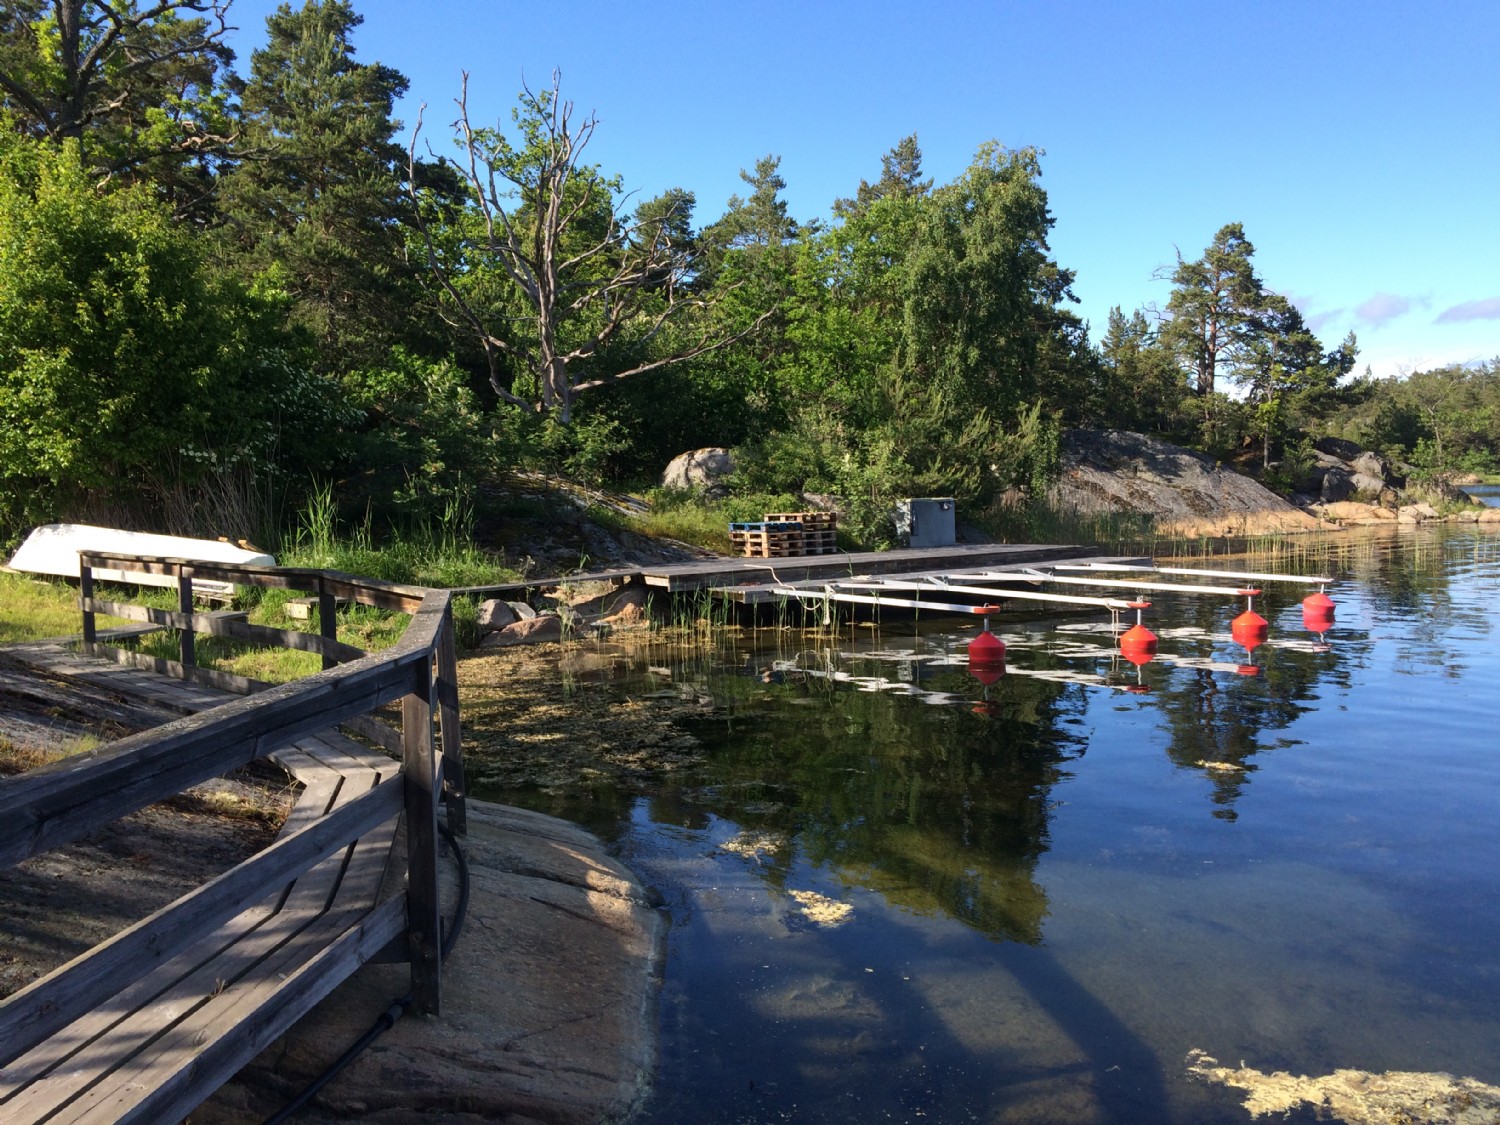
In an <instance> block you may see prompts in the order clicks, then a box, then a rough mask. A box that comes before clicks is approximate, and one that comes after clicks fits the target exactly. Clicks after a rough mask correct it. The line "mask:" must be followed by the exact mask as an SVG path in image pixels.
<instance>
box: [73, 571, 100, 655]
mask: <svg viewBox="0 0 1500 1125" xmlns="http://www.w3.org/2000/svg"><path fill="white" fill-rule="evenodd" d="M78 600H79V602H80V603H82V605H83V643H84V644H85V645H92V644H94V643H95V641H97V640H98V634H97V632H96V631H95V628H94V611H93V610H92V609H90V608H89V605H90V604H91V603H92V602H93V600H94V568H93V567H92V566H90V565H89V562H88V556H87V555H84V554H80V555H79V556H78Z"/></svg>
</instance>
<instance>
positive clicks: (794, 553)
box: [729, 512, 839, 559]
mask: <svg viewBox="0 0 1500 1125" xmlns="http://www.w3.org/2000/svg"><path fill="white" fill-rule="evenodd" d="M837 520H838V517H837V516H835V515H834V514H833V513H832V512H768V513H767V514H766V518H765V519H764V520H759V521H756V522H753V523H732V524H730V525H729V541H730V543H731V544H732V545H733V546H734V553H735V554H736V555H739V556H740V557H741V558H752V559H785V558H798V557H800V556H803V555H831V554H833V553H834V552H836V551H837V550H838V549H839V548H838V541H837V540H838V531H837V527H836V524H837Z"/></svg>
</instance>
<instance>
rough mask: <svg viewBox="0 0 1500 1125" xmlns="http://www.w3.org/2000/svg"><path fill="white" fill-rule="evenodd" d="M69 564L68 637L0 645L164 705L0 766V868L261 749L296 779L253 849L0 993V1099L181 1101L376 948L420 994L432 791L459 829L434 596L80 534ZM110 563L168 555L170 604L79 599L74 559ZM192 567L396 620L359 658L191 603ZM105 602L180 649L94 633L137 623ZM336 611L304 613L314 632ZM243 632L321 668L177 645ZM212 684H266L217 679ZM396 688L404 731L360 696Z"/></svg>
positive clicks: (10, 1113) (107, 1112) (157, 564)
mask: <svg viewBox="0 0 1500 1125" xmlns="http://www.w3.org/2000/svg"><path fill="white" fill-rule="evenodd" d="M81 561H82V570H81V582H80V585H81V589H82V596H81V597H80V599H79V602H80V606H81V608H82V609H83V611H84V619H83V636H84V638H85V641H84V642H83V649H84V654H82V655H80V654H79V653H76V652H73V651H71V650H69V649H67V648H65V647H63V646H61V645H56V644H47V643H42V644H38V645H33V646H18V647H19V648H24V649H25V651H13V655H14V656H15V657H16V658H17V659H22V660H26V661H28V662H31V663H34V664H38V665H40V666H42V667H44V668H45V669H46V670H47V671H48V672H50V673H51V674H53V675H57V676H64V677H69V678H73V679H76V680H81V681H83V682H86V683H89V684H91V685H93V686H95V687H98V688H102V689H106V690H108V691H110V692H112V693H115V694H118V695H120V696H125V697H128V698H135V699H138V700H140V701H141V705H142V706H143V707H144V706H148V705H149V706H150V707H151V708H153V709H156V710H157V711H159V712H168V713H177V714H180V715H181V716H182V717H181V718H178V719H176V720H174V721H170V722H167V723H166V724H165V725H163V726H160V727H158V728H156V729H152V730H146V731H143V732H141V733H139V734H135V735H129V736H126V737H125V738H122V739H119V740H118V741H115V742H112V743H109V744H107V745H105V746H104V747H102V748H100V749H98V750H95V751H92V752H90V753H88V754H86V755H82V756H79V757H74V758H68V759H64V760H61V761H58V762H54V763H52V764H50V765H48V766H43V767H40V768H38V769H36V770H32V771H29V772H27V773H24V774H21V775H19V776H17V777H14V778H10V779H7V780H6V782H5V784H4V785H3V786H0V867H3V866H8V865H10V864H14V863H18V862H21V861H23V860H26V859H28V858H30V857H32V856H35V855H38V854H41V853H43V852H46V851H48V850H50V849H52V848H55V847H60V846H62V845H64V844H66V843H69V842H71V841H73V840H75V839H79V838H81V837H83V836H85V835H86V834H88V833H89V832H90V831H92V830H93V829H94V828H96V827H98V826H100V825H102V824H105V823H108V822H109V821H112V820H115V819H117V818H119V817H121V816H124V815H127V814H129V813H131V812H134V811H136V810H137V809H140V808H143V807H145V806H146V805H149V804H152V803H154V802H155V801H158V800H161V799H164V798H166V797H169V796H172V795H174V794H176V793H178V792H181V791H182V790H184V789H186V788H188V787H190V786H192V785H196V784H198V783H200V782H202V781H206V780H208V779H210V778H213V777H217V776H219V775H221V774H223V773H225V772H226V771H228V770H229V769H231V768H234V767H238V766H243V765H246V764H248V763H249V762H251V761H254V760H256V759H259V758H270V759H272V760H274V761H276V762H278V763H279V764H281V765H282V766H283V767H284V768H285V769H287V770H288V772H290V773H291V774H292V775H293V776H294V777H295V778H296V779H297V780H298V781H299V782H301V784H302V786H303V788H302V792H301V795H300V797H299V800H298V802H297V805H296V807H295V808H294V810H293V811H292V813H291V815H290V817H289V818H288V820H287V822H286V823H285V825H284V826H283V829H282V832H281V835H280V836H279V837H278V839H277V841H276V842H275V843H274V844H273V845H271V846H270V847H269V848H267V849H265V850H264V851H262V852H259V853H257V854H256V855H255V856H253V857H251V858H250V859H248V860H246V861H245V862H243V863H241V864H239V865H238V866H236V867H234V868H233V869H231V870H230V871H228V872H225V873H224V874H222V875H220V876H218V877H217V878H215V879H213V880H211V881H210V882H208V883H206V884H204V885H203V886H201V887H199V888H198V889H197V890H195V891H192V892H190V893H189V894H187V895H185V896H183V897H182V898H179V899H178V900H176V901H175V902H173V903H172V904H170V905H168V906H166V907H163V908H162V909H160V910H158V911H156V912H155V913H154V914H152V915H151V916H150V917H148V918H146V919H143V920H142V921H140V922H138V923H136V924H135V925H133V926H131V927H129V928H128V929H126V930H124V931H122V932H121V933H119V934H117V935H116V936H115V937H113V938H111V939H109V940H108V941H106V942H104V943H103V944H101V945H98V946H95V947H94V948H93V949H92V950H90V951H88V952H87V953H85V954H83V955H82V956H80V957H77V958H75V959H74V960H72V961H70V962H69V963H68V964H66V965H64V966H62V967H61V968H59V969H57V970H55V971H54V972H52V973H50V974H48V975H47V976H44V977H42V978H41V979H39V980H37V981H34V982H32V983H31V984H30V985H28V986H27V987H25V988H23V989H21V990H20V991H19V992H16V993H15V994H13V995H11V996H9V997H7V998H6V999H5V1000H3V1001H0V1119H3V1120H4V1121H6V1122H16V1123H17V1125H21V1123H25V1122H32V1123H37V1125H40V1123H41V1122H43V1121H47V1122H53V1123H57V1122H61V1121H75V1122H80V1123H82V1122H99V1123H101V1125H102V1123H104V1122H116V1121H140V1122H153V1121H172V1120H180V1119H181V1118H183V1117H184V1116H185V1115H187V1114H188V1113H190V1112H191V1111H192V1110H193V1109H194V1107H196V1106H197V1105H198V1104H199V1103H200V1102H201V1101H202V1100H203V1099H204V1098H205V1097H207V1096H208V1095H209V1094H211V1093H212V1092H213V1091H214V1090H215V1089H217V1088H218V1086H219V1085H221V1084H222V1083H223V1082H224V1081H225V1080H227V1079H228V1078H229V1077H230V1076H232V1075H233V1074H234V1073H235V1072H236V1071H237V1070H238V1069H239V1068H240V1067H241V1066H242V1065H243V1064H244V1063H245V1062H247V1061H248V1060H249V1059H251V1058H253V1057H255V1056H256V1055H257V1054H259V1053H260V1052H261V1051H262V1050H263V1049H264V1048H265V1047H266V1046H267V1045H268V1044H269V1043H270V1042H271V1041H272V1040H273V1039H275V1037H276V1036H278V1035H279V1034H281V1033H282V1032H283V1031H285V1030H286V1029H287V1028H288V1027H290V1026H291V1025H292V1024H293V1023H294V1022H295V1021H296V1020H297V1019H299V1018H300V1017H301V1016H302V1015H303V1014H304V1013H305V1012H307V1011H308V1010H309V1009H311V1008H312V1007H313V1005H315V1004H316V1003H317V1002H318V1001H319V1000H321V999H322V998H323V997H324V996H326V995H327V994H328V993H329V992H331V991H332V990H333V989H334V988H335V987H336V986H337V985H338V984H339V983H340V982H341V981H342V980H344V979H345V978H347V977H348V976H350V975H352V974H353V973H354V972H355V971H356V970H357V969H358V968H359V967H360V966H361V965H363V964H365V963H367V962H369V961H371V960H373V959H376V958H377V957H382V956H389V957H393V958H395V959H397V960H401V961H406V962H408V963H409V967H410V973H409V975H410V985H411V997H412V1004H413V1006H414V1008H415V1009H416V1010H417V1011H420V1012H424V1013H426V1014H429V1015H436V1014H438V1013H439V1010H440V997H441V968H442V957H443V950H442V949H441V939H440V935H441V933H442V919H441V916H440V911H439V903H438V852H437V833H438V813H439V809H440V808H446V811H447V814H448V815H447V822H448V827H449V828H450V830H451V831H453V832H454V833H455V834H460V835H461V834H462V832H463V826H464V812H463V771H462V758H461V753H460V743H459V728H458V707H457V683H456V663H455V656H454V650H453V623H452V614H451V609H450V604H449V603H450V595H449V594H448V593H447V592H445V591H439V590H424V589H420V588H416V587H402V586H396V585H393V584H390V583H379V582H373V581H368V580H364V579H357V578H351V577H350V576H347V575H339V574H334V573H332V572H316V571H297V570H292V569H287V568H280V569H278V568H270V567H253V566H245V567H233V566H227V565H224V564H199V563H194V562H192V561H190V560H181V559H142V558H139V557H131V558H126V557H125V556H103V555H99V554H94V553H85V554H83V555H82V560H81ZM119 562H127V563H130V564H134V565H135V568H136V569H141V568H144V567H149V568H152V569H153V571H154V572H155V573H158V574H167V575H170V576H171V577H172V578H173V579H174V581H176V582H177V583H178V585H179V589H180V592H181V604H182V609H181V610H180V611H177V612H168V611H161V610H154V609H152V610H146V609H145V608H144V607H135V606H131V605H128V604H120V603H113V602H102V601H100V600H98V599H96V598H94V597H93V594H92V581H91V578H92V572H93V570H94V569H95V568H100V567H107V566H110V565H113V564H116V563H119ZM195 578H207V579H210V580H227V581H232V582H240V583H247V584H256V585H261V586H287V587H291V588H294V589H310V590H311V591H312V592H313V593H314V594H315V595H317V597H318V598H319V601H320V604H324V605H328V606H330V607H331V605H332V604H333V600H334V598H335V597H337V596H348V597H352V598H353V599H354V600H356V601H359V602H361V603H363V604H375V605H385V606H391V607H394V608H400V609H403V610H404V611H405V612H407V613H410V614H411V623H410V624H409V626H408V628H407V630H406V632H405V634H404V635H403V636H402V638H401V640H400V641H398V642H397V643H396V645H395V646H393V647H392V648H391V649H389V650H387V651H386V652H384V653H379V654H374V655H369V656H367V655H365V654H363V653H359V652H358V651H357V650H354V649H351V648H350V647H349V646H347V645H342V644H339V643H338V642H337V641H335V640H333V639H332V638H331V637H325V636H322V635H321V634H297V635H296V637H292V636H290V635H284V633H283V631H281V630H271V629H263V628H256V627H247V626H246V625H245V623H244V621H243V615H242V614H234V613H228V614H220V613H209V614H205V613H197V612H194V611H193V609H192V606H193V597H192V593H193V591H192V586H193V581H194V579H195ZM121 609H125V610H127V611H129V610H136V609H139V610H142V614H141V615H142V616H145V617H146V618H147V619H148V620H150V621H151V623H152V624H153V625H154V626H168V627H172V628H175V629H177V630H178V631H179V634H180V637H179V639H180V641H181V650H182V657H183V659H182V661H181V662H177V661H163V660H160V659H156V658H148V657H145V656H144V655H143V654H141V653H138V652H134V651H131V650H128V649H124V648H118V647H116V646H114V645H111V644H108V643H106V642H107V641H110V640H123V639H125V638H124V636H123V634H127V633H129V632H132V631H138V630H130V629H126V630H115V631H113V632H112V633H106V632H105V631H103V630H95V628H94V614H95V613H97V612H110V613H114V614H116V615H117V616H130V614H129V613H126V614H120V613H119V612H118V611H119V610H121ZM331 619H332V614H331V613H327V614H325V615H324V618H323V622H322V624H324V625H325V626H326V627H327V628H328V629H329V631H330V632H331V625H332V620H331ZM247 629H249V630H251V633H250V635H251V636H253V637H254V638H256V639H258V640H259V641H261V642H262V643H266V642H275V643H281V644H283V645H288V646H290V647H299V648H311V649H312V650H313V651H320V652H322V654H323V656H324V658H325V661H326V662H327V663H330V664H332V665H334V667H332V668H330V669H326V670H325V671H323V672H322V673H319V674H317V675H314V676H311V677H308V678H307V679H304V680H301V681H297V682H295V683H292V684H283V685H276V686H272V685H268V684H262V685H254V684H251V682H250V681H245V680H244V679H243V677H225V676H223V675H222V674H219V673H215V672H214V670H212V669H206V668H201V667H198V666H196V665H195V664H194V663H193V659H192V657H193V634H194V633H195V632H197V631H203V632H211V633H215V634H222V635H228V636H241V635H244V634H245V632H246V630H247ZM292 642H296V643H295V644H293V643H292ZM106 662H107V663H106ZM160 672H166V673H168V674H169V675H170V676H172V677H173V678H171V679H167V678H164V677H163V676H161V675H160V674H159V673H160ZM221 680H233V681H235V682H236V683H238V684H243V685H249V687H246V688H245V690H253V688H256V687H258V688H260V689H262V690H259V691H256V692H255V693H254V694H252V695H250V696H249V697H236V696H235V695H234V694H233V688H232V686H231V689H230V690H227V691H226V690H225V689H224V685H223V684H221V683H220V681H221ZM393 702H399V704H400V707H401V727H400V729H399V730H397V729H395V728H393V727H390V726H388V725H387V724H386V722H385V719H384V717H383V716H381V717H377V716H376V714H375V712H377V711H378V710H379V709H380V708H381V707H382V706H383V705H384V704H386V703H393ZM341 727H342V728H343V729H342V730H341V729H340V728H341ZM350 734H358V735H359V736H361V737H363V738H365V739H367V740H368V742H369V743H373V744H374V745H370V744H367V743H362V742H360V741H357V740H356V739H355V738H352V737H350V736H349V735H350ZM439 734H440V735H441V737H439ZM403 867H404V869H405V870H404V872H403V874H404V876H405V878H404V885H403V886H400V887H397V888H396V889H394V890H391V889H390V888H389V886H387V883H388V876H389V875H391V874H393V873H394V872H396V871H399V870H400V869H401V868H403ZM397 881H398V882H399V881H400V880H397Z"/></svg>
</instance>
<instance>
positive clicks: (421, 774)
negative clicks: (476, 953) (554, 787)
mask: <svg viewBox="0 0 1500 1125" xmlns="http://www.w3.org/2000/svg"><path fill="white" fill-rule="evenodd" d="M422 671H423V674H424V676H425V677H426V679H425V681H424V682H423V683H421V685H420V687H419V688H418V690H417V691H415V692H413V693H412V694H411V695H408V696H406V698H404V699H403V700H402V701H401V735H402V738H403V740H404V741H405V743H406V754H405V760H404V761H403V763H402V771H401V777H402V780H403V782H404V783H405V786H406V864H407V869H406V903H407V927H406V931H407V932H406V937H407V947H408V949H409V951H410V957H411V991H412V1003H413V1006H414V1007H415V1008H416V1009H417V1011H419V1012H421V1013H422V1014H424V1015H429V1016H435V1015H437V1014H438V1013H439V1011H440V1010H441V1008H442V952H441V942H442V937H441V934H442V922H441V915H440V913H439V909H440V907H439V896H438V848H437V841H438V836H437V797H438V791H437V776H436V773H437V769H436V756H435V754H434V753H433V750H434V747H433V740H432V679H431V675H432V673H431V665H430V663H429V664H426V665H424V666H423V669H422Z"/></svg>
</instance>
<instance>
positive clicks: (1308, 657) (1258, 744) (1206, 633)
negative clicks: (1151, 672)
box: [1157, 593, 1343, 820]
mask: <svg viewBox="0 0 1500 1125" xmlns="http://www.w3.org/2000/svg"><path fill="white" fill-rule="evenodd" d="M1282 603H1290V604H1289V605H1283V604H1282ZM1258 608H1259V610H1260V612H1262V613H1263V614H1264V615H1265V616H1266V617H1267V618H1269V619H1271V620H1273V621H1276V622H1278V624H1277V627H1276V628H1275V629H1273V636H1276V637H1289V638H1290V637H1292V636H1293V635H1294V634H1293V633H1292V630H1293V629H1296V628H1298V626H1297V625H1295V624H1293V621H1294V620H1295V617H1296V612H1295V609H1296V604H1295V598H1292V597H1288V596H1287V595H1285V594H1284V593H1281V594H1280V595H1279V596H1278V595H1275V594H1273V595H1269V596H1268V597H1267V598H1266V599H1264V600H1263V602H1262V604H1261V605H1260V606H1259V607H1258ZM1172 612H1173V618H1174V621H1176V622H1180V623H1182V624H1184V625H1188V626H1191V627H1192V628H1193V629H1194V630H1195V631H1197V632H1198V633H1199V634H1201V635H1202V636H1203V637H1204V638H1205V643H1204V647H1203V649H1202V650H1201V651H1200V652H1198V653H1196V654H1195V655H1200V656H1217V657H1218V658H1219V659H1220V660H1227V661H1233V660H1242V661H1244V664H1243V671H1244V673H1245V674H1244V675H1235V674H1233V673H1231V672H1226V671H1223V670H1216V669H1208V668H1200V667H1181V668H1178V669H1175V670H1174V671H1173V673H1172V674H1171V675H1170V676H1168V677H1166V678H1165V680H1164V682H1163V683H1162V686H1161V690H1160V692H1159V694H1158V696H1157V704H1158V707H1159V709H1160V712H1161V715H1162V719H1163V725H1164V727H1165V729H1166V731H1167V734H1168V743H1167V756H1168V757H1169V758H1170V759H1171V760H1172V761H1173V762H1174V763H1176V764H1177V765H1178V766H1181V767H1183V768H1184V769H1195V770H1199V771H1201V772H1202V773H1203V774H1204V776H1205V777H1207V778H1208V779H1209V781H1210V782H1211V783H1212V789H1211V791H1210V794H1209V800H1210V801H1211V802H1212V803H1213V804H1214V805H1215V806H1216V807H1215V809H1214V812H1213V815H1214V816H1216V817H1219V818H1220V819H1223V820H1234V819H1235V817H1236V816H1237V813H1236V812H1235V807H1234V806H1235V804H1236V802H1237V801H1238V800H1239V798H1240V797H1241V796H1242V795H1243V793H1244V792H1245V789H1246V788H1247V786H1248V785H1249V783H1250V779H1251V775H1252V773H1253V771H1254V769H1255V765H1254V763H1253V759H1254V757H1255V756H1256V755H1257V754H1259V753H1260V752H1261V751H1263V750H1266V749H1268V748H1270V746H1268V745H1267V740H1266V738H1265V735H1266V733H1267V732H1270V731H1281V730H1285V729H1286V728H1287V727H1289V726H1291V725H1292V723H1293V722H1295V721H1296V719H1297V718H1298V716H1300V715H1302V714H1305V713H1306V712H1307V711H1309V710H1311V709H1312V708H1313V707H1314V706H1315V705H1316V702H1317V700H1318V698H1319V696H1320V693H1321V691H1322V690H1324V686H1325V684H1327V683H1328V682H1329V681H1330V680H1335V679H1337V678H1338V677H1340V676H1341V675H1343V673H1340V672H1339V671H1338V668H1339V665H1340V664H1341V662H1342V657H1341V656H1340V655H1339V653H1338V652H1337V650H1330V651H1328V652H1316V651H1313V650H1312V649H1311V647H1309V648H1293V647H1281V646H1272V645H1266V646H1264V647H1259V648H1257V649H1256V650H1255V651H1254V652H1253V653H1251V652H1247V651H1246V650H1245V649H1243V648H1240V647H1239V646H1230V647H1229V648H1227V649H1225V648H1223V647H1222V646H1220V645H1219V644H1218V642H1217V641H1216V640H1215V641H1210V638H1224V636H1225V634H1227V633H1228V627H1229V616H1230V615H1229V613H1227V612H1226V610H1225V608H1224V606H1223V604H1222V603H1218V602H1210V601H1206V600H1201V599H1200V600H1194V601H1184V602H1183V604H1181V605H1179V606H1174V607H1173V611H1172ZM1236 612H1237V611H1236ZM1215 648H1217V649H1219V651H1217V652H1215V651H1213V649H1215ZM1252 660H1253V661H1254V663H1253V664H1252V663H1251V662H1252ZM1279 744H1284V743H1283V740H1281V739H1277V740H1276V741H1275V743H1273V744H1272V745H1279Z"/></svg>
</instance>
